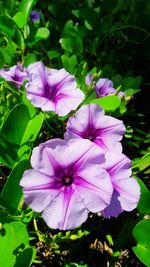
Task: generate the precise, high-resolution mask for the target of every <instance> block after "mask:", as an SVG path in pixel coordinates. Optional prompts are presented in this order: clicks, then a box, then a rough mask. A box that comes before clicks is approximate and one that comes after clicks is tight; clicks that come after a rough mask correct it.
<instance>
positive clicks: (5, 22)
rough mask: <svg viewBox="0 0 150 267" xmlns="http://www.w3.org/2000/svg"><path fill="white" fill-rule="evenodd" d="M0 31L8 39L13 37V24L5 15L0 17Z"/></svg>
mask: <svg viewBox="0 0 150 267" xmlns="http://www.w3.org/2000/svg"><path fill="white" fill-rule="evenodd" d="M0 30H1V31H2V32H4V33H6V34H8V35H9V36H10V37H12V36H13V35H14V22H13V20H11V19H10V18H9V17H7V16H6V15H1V16H0Z"/></svg>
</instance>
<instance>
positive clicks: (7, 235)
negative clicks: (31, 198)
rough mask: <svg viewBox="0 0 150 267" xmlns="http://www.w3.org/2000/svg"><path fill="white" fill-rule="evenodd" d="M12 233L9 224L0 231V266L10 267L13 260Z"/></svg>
mask: <svg viewBox="0 0 150 267" xmlns="http://www.w3.org/2000/svg"><path fill="white" fill-rule="evenodd" d="M13 247H14V232H13V229H12V227H11V226H10V225H9V224H7V223H6V224H4V225H3V228H2V229H1V230H0V255H1V256H0V266H5V267H10V266H11V262H12V258H13Z"/></svg>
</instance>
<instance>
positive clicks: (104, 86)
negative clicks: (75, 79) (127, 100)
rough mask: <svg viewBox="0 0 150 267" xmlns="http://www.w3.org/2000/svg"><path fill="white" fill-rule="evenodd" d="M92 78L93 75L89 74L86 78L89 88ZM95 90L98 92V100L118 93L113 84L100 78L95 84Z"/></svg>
mask: <svg viewBox="0 0 150 267" xmlns="http://www.w3.org/2000/svg"><path fill="white" fill-rule="evenodd" d="M92 77H93V75H92V74H88V75H87V76H86V79H85V81H86V84H87V85H88V86H90V85H91V83H92ZM94 89H95V91H96V95H97V98H100V97H103V96H107V95H110V94H115V93H116V89H115V88H114V84H113V82H112V81H111V80H108V79H105V78H100V79H99V80H98V81H97V83H96V84H95V86H94Z"/></svg>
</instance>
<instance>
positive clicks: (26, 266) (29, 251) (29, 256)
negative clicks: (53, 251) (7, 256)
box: [14, 247, 36, 267]
mask: <svg viewBox="0 0 150 267" xmlns="http://www.w3.org/2000/svg"><path fill="white" fill-rule="evenodd" d="M35 255H36V250H35V248H31V247H29V248H26V249H25V250H23V251H22V252H21V253H19V256H17V257H16V263H15V265H14V267H22V263H23V267H30V266H31V264H32V262H33V260H34V258H35Z"/></svg>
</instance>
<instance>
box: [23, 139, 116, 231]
mask: <svg viewBox="0 0 150 267" xmlns="http://www.w3.org/2000/svg"><path fill="white" fill-rule="evenodd" d="M104 160H105V157H104V154H103V151H102V150H100V149H99V148H98V147H94V146H93V144H92V143H91V142H90V141H89V140H83V139H74V140H70V141H69V142H66V141H64V140H61V139H53V140H50V141H47V142H46V143H43V144H41V145H40V146H39V147H36V148H34V149H33V152H32V156H31V165H32V168H33V169H30V170H27V171H25V173H24V175H23V178H22V179H21V182H20V184H21V186H22V187H23V191H24V198H25V201H26V203H28V204H29V206H30V207H31V208H32V209H33V210H35V211H36V212H42V217H43V218H44V220H45V221H46V223H47V224H48V225H49V226H50V227H51V228H55V229H57V228H59V229H62V230H66V229H73V228H75V227H78V226H80V225H81V224H82V223H83V222H84V221H85V220H86V219H87V216H88V212H89V211H91V212H98V211H102V210H104V209H105V207H106V206H108V205H109V203H110V200H111V195H112V184H111V181H110V176H109V174H108V173H107V171H105V170H104V169H102V168H101V165H102V164H103V163H104Z"/></svg>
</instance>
